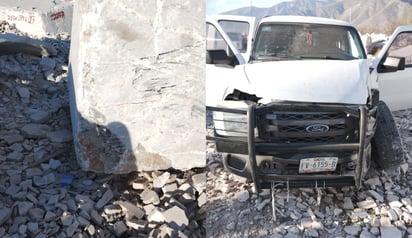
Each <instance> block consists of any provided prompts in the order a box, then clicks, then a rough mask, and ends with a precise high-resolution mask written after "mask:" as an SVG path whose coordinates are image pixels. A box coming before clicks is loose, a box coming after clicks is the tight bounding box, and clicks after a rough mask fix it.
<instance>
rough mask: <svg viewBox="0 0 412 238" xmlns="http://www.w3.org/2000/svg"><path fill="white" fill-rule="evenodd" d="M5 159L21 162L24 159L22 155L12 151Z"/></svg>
mask: <svg viewBox="0 0 412 238" xmlns="http://www.w3.org/2000/svg"><path fill="white" fill-rule="evenodd" d="M6 158H7V159H8V160H13V161H21V160H23V158H24V155H23V154H22V153H20V152H18V151H13V152H11V153H9V154H8V155H7V156H6Z"/></svg>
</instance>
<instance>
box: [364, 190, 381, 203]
mask: <svg viewBox="0 0 412 238" xmlns="http://www.w3.org/2000/svg"><path fill="white" fill-rule="evenodd" d="M368 193H369V194H370V195H371V196H372V197H374V198H375V199H376V200H378V201H379V202H381V203H382V202H384V201H385V198H384V197H383V196H382V195H380V194H379V193H377V192H376V191H374V190H369V191H368Z"/></svg>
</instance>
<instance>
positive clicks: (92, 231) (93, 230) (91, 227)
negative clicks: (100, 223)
mask: <svg viewBox="0 0 412 238" xmlns="http://www.w3.org/2000/svg"><path fill="white" fill-rule="evenodd" d="M86 230H87V233H89V235H91V236H94V235H95V234H96V227H94V225H93V224H90V225H88V226H87V228H86Z"/></svg>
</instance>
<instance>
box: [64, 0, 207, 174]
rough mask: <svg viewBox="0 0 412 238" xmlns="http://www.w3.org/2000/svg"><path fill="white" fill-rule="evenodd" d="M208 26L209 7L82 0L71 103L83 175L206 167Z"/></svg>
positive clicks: (176, 1)
mask: <svg viewBox="0 0 412 238" xmlns="http://www.w3.org/2000/svg"><path fill="white" fill-rule="evenodd" d="M78 3H79V4H78ZM204 22H205V19H204V1H180V0H168V1H134V0H119V1H109V0H82V1H77V2H75V6H74V14H73V29H72V41H71V53H70V74H71V79H69V82H70V83H71V86H70V87H71V88H70V101H71V111H72V124H73V132H74V143H75V148H76V152H77V158H78V160H79V162H80V164H81V166H82V168H83V169H84V170H90V171H97V172H105V173H128V172H131V171H136V170H138V171H142V170H158V169H167V168H175V169H182V170H185V169H190V168H193V167H203V166H205V150H204V148H205V107H204V74H205V71H204Z"/></svg>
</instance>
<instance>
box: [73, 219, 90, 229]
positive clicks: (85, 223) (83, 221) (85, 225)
mask: <svg viewBox="0 0 412 238" xmlns="http://www.w3.org/2000/svg"><path fill="white" fill-rule="evenodd" d="M76 218H77V221H78V222H79V225H80V226H81V227H87V226H88V225H89V224H90V222H89V221H88V220H86V219H84V217H82V216H77V217H76Z"/></svg>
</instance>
